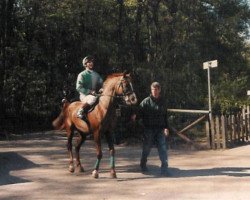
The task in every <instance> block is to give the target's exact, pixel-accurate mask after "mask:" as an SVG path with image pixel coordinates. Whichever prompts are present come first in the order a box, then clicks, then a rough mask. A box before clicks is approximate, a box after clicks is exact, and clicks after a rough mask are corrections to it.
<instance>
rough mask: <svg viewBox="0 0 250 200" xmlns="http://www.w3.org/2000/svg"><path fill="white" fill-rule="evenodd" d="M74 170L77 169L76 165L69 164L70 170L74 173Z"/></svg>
mask: <svg viewBox="0 0 250 200" xmlns="http://www.w3.org/2000/svg"><path fill="white" fill-rule="evenodd" d="M74 171H75V168H74V165H69V172H70V173H74Z"/></svg>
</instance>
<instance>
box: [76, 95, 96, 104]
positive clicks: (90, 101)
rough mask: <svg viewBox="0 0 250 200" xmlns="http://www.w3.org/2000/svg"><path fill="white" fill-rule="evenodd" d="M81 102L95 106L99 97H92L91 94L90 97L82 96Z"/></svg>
mask: <svg viewBox="0 0 250 200" xmlns="http://www.w3.org/2000/svg"><path fill="white" fill-rule="evenodd" d="M80 100H81V102H83V103H87V104H89V105H93V104H94V103H95V102H96V100H97V96H93V95H90V94H89V95H84V94H80Z"/></svg>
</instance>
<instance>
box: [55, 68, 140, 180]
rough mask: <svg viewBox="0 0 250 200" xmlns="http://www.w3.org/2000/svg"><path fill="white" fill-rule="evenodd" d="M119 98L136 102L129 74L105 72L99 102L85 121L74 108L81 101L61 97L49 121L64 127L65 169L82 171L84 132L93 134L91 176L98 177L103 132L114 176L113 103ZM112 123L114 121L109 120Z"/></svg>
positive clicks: (77, 106) (58, 126) (56, 127)
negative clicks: (66, 156)
mask: <svg viewBox="0 0 250 200" xmlns="http://www.w3.org/2000/svg"><path fill="white" fill-rule="evenodd" d="M119 99H121V100H122V101H123V103H125V104H126V105H128V106H131V105H135V104H136V103H137V97H136V94H135V92H134V89H133V85H132V78H131V76H130V74H128V73H126V72H124V73H113V74H111V75H109V76H108V77H107V78H106V80H105V81H104V83H103V92H102V93H101V94H100V95H99V101H98V103H97V105H96V106H95V107H94V108H93V110H92V111H91V112H89V113H88V114H87V119H88V121H84V120H82V119H80V118H78V117H77V111H78V110H79V109H80V107H81V106H82V102H80V101H76V102H73V103H69V102H68V101H67V100H63V108H62V111H61V113H60V114H59V116H58V117H57V118H56V119H55V120H54V121H53V122H52V125H53V126H54V128H55V129H56V130H62V129H66V133H67V149H68V153H69V171H70V172H71V173H73V172H75V170H76V172H78V173H79V172H84V168H83V166H82V164H81V162H80V153H79V151H80V148H81V145H82V144H83V143H84V141H85V139H86V136H87V135H88V134H93V138H94V142H95V146H96V156H97V160H96V163H95V168H94V170H93V172H92V176H93V177H94V178H98V177H99V172H98V171H99V166H100V161H101V159H102V149H101V135H102V134H104V135H105V137H106V140H107V143H108V148H109V153H110V168H111V169H110V175H111V177H112V178H116V177H117V176H116V171H115V149H114V144H113V138H112V130H113V129H114V127H115V121H116V113H115V111H116V107H115V106H116V104H117V102H118V100H119ZM112 122H114V123H112ZM75 131H78V132H79V137H78V138H77V141H76V146H75V158H76V169H75V167H74V158H73V153H72V139H73V135H74V132H75Z"/></svg>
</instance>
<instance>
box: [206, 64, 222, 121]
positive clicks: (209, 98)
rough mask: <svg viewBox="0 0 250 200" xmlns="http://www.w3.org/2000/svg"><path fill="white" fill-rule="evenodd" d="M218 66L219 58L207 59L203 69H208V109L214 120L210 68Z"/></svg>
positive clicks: (210, 117)
mask: <svg viewBox="0 0 250 200" xmlns="http://www.w3.org/2000/svg"><path fill="white" fill-rule="evenodd" d="M217 66H218V61H217V60H212V61H207V62H204V63H203V69H207V83H208V109H209V120H210V121H211V120H212V103H211V86H210V68H215V67H217Z"/></svg>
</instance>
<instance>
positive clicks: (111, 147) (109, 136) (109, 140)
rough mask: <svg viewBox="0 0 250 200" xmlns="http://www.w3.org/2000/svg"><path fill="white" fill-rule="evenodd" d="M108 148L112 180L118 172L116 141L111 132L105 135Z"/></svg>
mask: <svg viewBox="0 0 250 200" xmlns="http://www.w3.org/2000/svg"><path fill="white" fill-rule="evenodd" d="M105 136H106V139H107V143H108V147H109V154H110V176H111V178H116V177H117V176H116V171H115V148H114V141H113V137H112V134H111V132H106V133H105Z"/></svg>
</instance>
